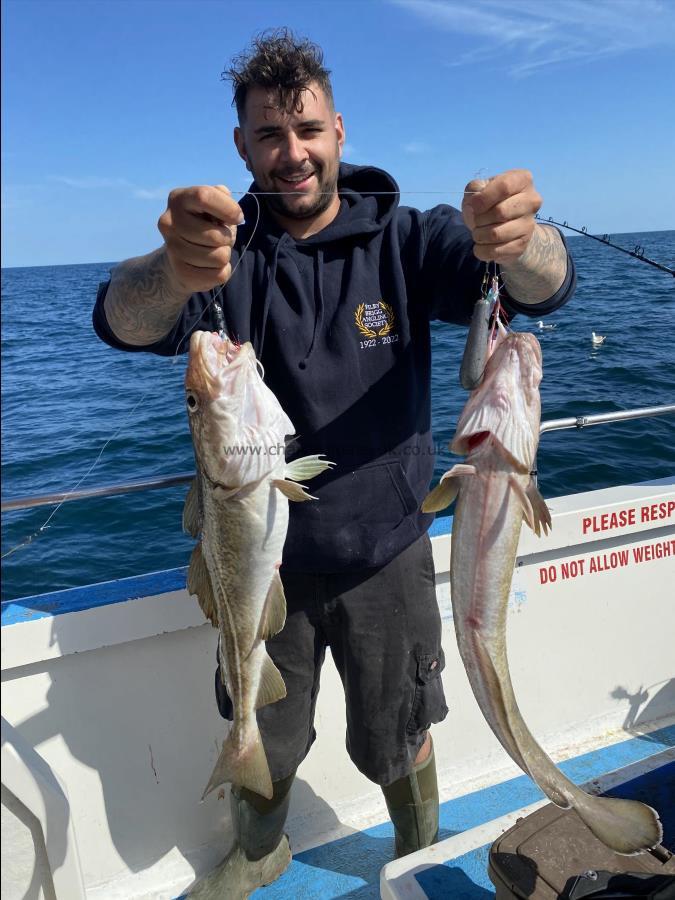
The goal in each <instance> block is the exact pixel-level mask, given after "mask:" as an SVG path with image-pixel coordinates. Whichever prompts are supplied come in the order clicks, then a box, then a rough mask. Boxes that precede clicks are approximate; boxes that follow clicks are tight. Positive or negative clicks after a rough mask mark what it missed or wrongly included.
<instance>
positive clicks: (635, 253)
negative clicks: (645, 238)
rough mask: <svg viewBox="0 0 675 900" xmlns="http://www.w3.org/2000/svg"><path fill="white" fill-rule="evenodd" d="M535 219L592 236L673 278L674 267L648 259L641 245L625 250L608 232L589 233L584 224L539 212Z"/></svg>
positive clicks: (674, 276) (674, 275) (585, 235)
mask: <svg viewBox="0 0 675 900" xmlns="http://www.w3.org/2000/svg"><path fill="white" fill-rule="evenodd" d="M535 219H538V220H539V221H540V222H550V223H551V225H558V226H560V228H567V229H568V230H569V231H576V233H577V234H583V235H584V237H589V238H593V240H594V241H598V243H600V244H606V245H607V246H608V247H613V248H614V249H615V250H620V251H621V252H622V253H626V254H627V255H628V256H632V257H633V258H634V259H639V260H640V261H641V262H645V263H649V265H650V266H654V268H655V269H660V271H661V272H667V273H668V275H672V276H673V278H675V269H671V268H670V267H669V266H664V265H663V263H659V262H656V260H653V259H650V258H649V257H648V256H645V248H644V247H641V246H640V245H639V244H636V245H635V247H634V248H633V249H632V250H627V249H626V248H625V247H621V246H619V244H615V243H613V242H612V241H610V239H609V238H610V236H609V235H608V234H603V236H602V237H598V236H597V234H590V233H589V231H588V229H587V228H586V226H585V225H582V226H581V228H575V227H574V225H569V224H568V223H567V222H556V220H555V219H552V218H551V217H550V216H548V217H547V218H546V219H544V218H543V216H540V215H539V213H537V214H536V216H535Z"/></svg>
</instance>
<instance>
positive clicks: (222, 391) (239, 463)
mask: <svg viewBox="0 0 675 900" xmlns="http://www.w3.org/2000/svg"><path fill="white" fill-rule="evenodd" d="M261 368H262V367H261V365H260V363H259V362H258V360H257V359H256V355H255V351H254V349H253V347H252V346H251V344H250V343H245V344H239V343H237V342H236V341H231V340H229V339H228V338H222V337H220V336H219V335H218V334H216V333H213V332H209V331H195V332H194V333H193V334H192V336H191V338H190V356H189V361H188V367H187V371H186V373H185V400H186V404H187V410H188V418H189V421H190V430H191V432H192V442H193V444H194V450H195V456H196V459H197V465H198V466H199V468H200V470H201V471H202V472H203V473H204V474H205V475H206V476H207V477H208V478H209V480H210V481H212V482H214V483H216V484H219V485H221V486H222V487H226V488H240V487H243V486H245V485H247V484H253V483H255V482H257V481H260V479H262V478H264V477H265V476H266V475H268V474H269V473H270V472H271V471H272V470H273V469H274V468H275V467H277V465H278V463H279V460H280V459H283V458H284V447H285V438H286V436H287V435H290V434H293V433H294V431H295V429H294V428H293V423H292V422H291V420H290V419H289V418H288V416H287V415H286V413H285V412H284V410H283V409H282V407H281V404H280V403H279V401H278V400H277V398H276V397H275V395H274V394H273V392H272V391H271V390H270V389H269V388H268V387H267V385H266V384H265V382H264V381H263V378H262V375H261Z"/></svg>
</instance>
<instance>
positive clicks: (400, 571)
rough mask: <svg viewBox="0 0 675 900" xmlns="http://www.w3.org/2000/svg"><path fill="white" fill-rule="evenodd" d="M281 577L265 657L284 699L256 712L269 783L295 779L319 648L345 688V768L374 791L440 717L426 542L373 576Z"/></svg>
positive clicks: (222, 704) (221, 699)
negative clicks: (276, 624) (278, 617)
mask: <svg viewBox="0 0 675 900" xmlns="http://www.w3.org/2000/svg"><path fill="white" fill-rule="evenodd" d="M281 577H282V581H283V584H284V591H285V593H286V603H287V617H286V624H285V625H284V627H283V629H282V630H281V631H280V632H279V634H277V635H275V637H273V638H272V639H271V640H269V641H267V651H268V653H269V655H270V656H271V657H272V659H273V660H274V662H275V664H276V665H277V667H278V668H279V671H280V672H281V674H282V676H283V679H284V682H285V683H286V690H287V695H286V697H285V698H284V699H283V700H279V701H278V702H276V703H272V704H270V705H269V706H264V707H263V708H262V709H259V710H258V724H259V726H260V731H261V734H262V740H263V744H264V747H265V752H266V754H267V760H268V763H269V766H270V772H271V774H272V780H273V781H279V780H280V779H282V778H285V777H286V776H287V775H290V774H291V773H292V772H294V771H295V770H296V769H297V767H298V766H299V765H300V763H301V762H302V760H303V759H304V758H305V756H306V755H307V753H308V752H309V749H310V747H311V746H312V743H313V741H314V739H315V737H316V732H315V731H314V710H315V706H316V698H317V695H318V693H319V677H320V673H321V666H322V664H323V661H324V658H325V653H326V647H330V650H331V654H332V656H333V660H334V662H335V665H336V667H337V670H338V672H339V674H340V678H341V679H342V684H343V686H344V692H345V701H346V709H347V740H346V745H347V752H348V753H349V756H350V757H351V759H352V761H353V762H354V764H355V765H356V767H357V768H358V769H359V770H360V771H361V772H363V774H364V775H365V776H366V777H367V778H369V779H370V780H371V781H374V782H376V783H377V784H380V785H383V786H384V785H388V784H391V782H393V781H396V780H397V779H399V778H402V777H403V776H404V775H407V774H408V773H409V772H410V771H411V769H412V766H413V763H414V760H415V757H416V756H417V753H418V751H419V749H420V747H421V746H422V744H423V742H424V738H425V732H426V730H427V729H428V728H429V726H430V725H431V724H432V723H433V722H440V721H441V720H442V719H444V718H445V716H446V714H447V712H448V708H447V706H446V704H445V697H444V695H443V685H442V682H441V677H440V675H441V671H442V670H443V666H444V658H443V651H442V649H441V618H440V614H439V610H438V604H437V601H436V591H435V587H434V564H433V557H432V552H431V541H430V540H429V536H428V535H426V534H425V535H423V536H422V537H420V538H419V539H418V540H417V541H416V542H415V543H414V544H412V545H411V546H410V547H408V548H407V549H406V550H404V551H403V552H402V553H400V554H399V556H397V557H396V558H395V559H393V560H392V561H391V562H390V563H387V565H385V566H381V567H379V568H376V569H364V570H361V571H359V572H349V573H338V574H310V573H305V572H288V571H284V568H283V567H282V569H281ZM215 680H216V697H217V700H218V708H219V709H220V713H221V715H222V716H223V717H224V718H226V719H231V718H232V704H231V702H230V698H229V697H228V695H227V692H226V690H225V688H224V687H223V684H222V682H221V679H220V675H219V672H218V671H216V679H215ZM329 765H330V760H328V759H327V760H326V766H329Z"/></svg>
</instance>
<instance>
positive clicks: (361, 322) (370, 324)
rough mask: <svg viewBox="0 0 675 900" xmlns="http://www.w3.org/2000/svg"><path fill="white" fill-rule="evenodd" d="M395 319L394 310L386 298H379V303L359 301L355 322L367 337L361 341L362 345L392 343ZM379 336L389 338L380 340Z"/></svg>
mask: <svg viewBox="0 0 675 900" xmlns="http://www.w3.org/2000/svg"><path fill="white" fill-rule="evenodd" d="M395 321H396V317H395V316H394V310H393V309H392V307H391V306H390V305H389V303H385V302H384V300H378V301H377V303H359V305H358V306H357V307H356V311H355V313H354V322H355V324H356V327H357V328H358V330H359V331H360V333H361V334H362V336H363V337H364V338H365V339H366V340H365V341H361V347H362V348H363V347H364V346H371V347H374V346H375V345H376V344H378V343H391V342H392V341H391V339H392V337H393V335H392V334H391V332H392V330H393V328H394V324H395ZM378 338H389V340H387V341H384V340H383V341H379V340H378Z"/></svg>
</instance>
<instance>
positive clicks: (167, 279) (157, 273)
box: [103, 247, 190, 347]
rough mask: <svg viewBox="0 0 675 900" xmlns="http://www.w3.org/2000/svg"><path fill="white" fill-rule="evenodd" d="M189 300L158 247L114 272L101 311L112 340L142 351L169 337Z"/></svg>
mask: <svg viewBox="0 0 675 900" xmlns="http://www.w3.org/2000/svg"><path fill="white" fill-rule="evenodd" d="M189 296H190V294H189V292H187V293H186V291H185V289H184V288H181V286H180V285H179V284H178V283H177V282H176V279H175V276H174V275H173V272H172V271H171V268H170V266H169V262H168V260H167V258H166V251H165V248H164V247H161V248H160V249H159V250H154V251H153V252H152V253H148V255H147V256H137V257H134V258H133V259H127V260H126V261H125V262H122V263H120V264H119V265H118V266H116V267H115V268H114V269H113V273H112V277H111V280H110V286H109V288H108V292H107V294H106V297H105V301H104V303H103V308H104V309H105V316H106V319H107V320H108V325H109V326H110V329H111V331H112V332H113V334H114V335H115V337H117V338H118V339H119V340H120V341H123V342H124V343H125V344H131V345H132V346H135V347H143V346H145V345H146V344H154V343H155V342H156V341H159V340H161V339H162V338H163V337H165V335H167V334H168V333H169V331H170V330H171V327H172V326H173V324H174V323H175V321H176V319H177V318H178V316H179V314H180V311H181V309H182V307H183V305H184V304H185V302H186V301H187V300H188V298H189Z"/></svg>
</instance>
